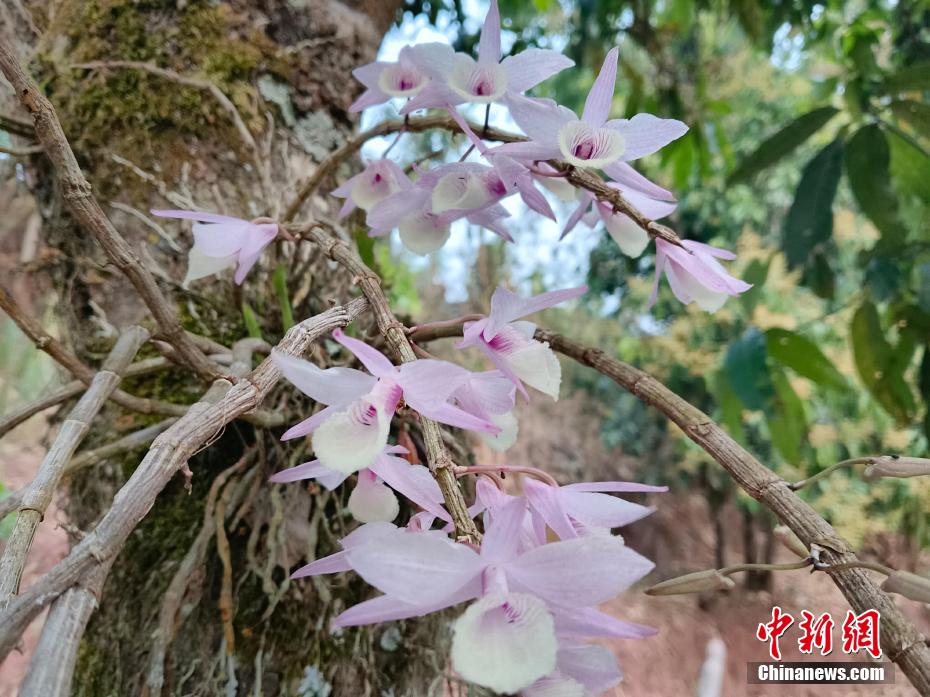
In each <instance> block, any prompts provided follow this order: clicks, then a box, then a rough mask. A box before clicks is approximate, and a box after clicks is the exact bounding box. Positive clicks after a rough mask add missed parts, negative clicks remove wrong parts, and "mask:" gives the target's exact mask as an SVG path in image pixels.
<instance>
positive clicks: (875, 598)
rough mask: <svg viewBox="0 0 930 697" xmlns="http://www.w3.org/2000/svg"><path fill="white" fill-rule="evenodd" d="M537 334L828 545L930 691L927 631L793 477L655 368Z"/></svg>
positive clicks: (437, 332) (796, 527)
mask: <svg viewBox="0 0 930 697" xmlns="http://www.w3.org/2000/svg"><path fill="white" fill-rule="evenodd" d="M461 334H462V330H461V327H456V326H454V325H450V324H449V323H442V324H438V325H437V326H432V325H426V326H423V327H420V328H418V329H415V330H412V331H409V336H410V338H411V339H412V340H414V341H418V342H425V341H429V340H430V339H438V338H443V337H451V336H461ZM535 338H536V339H537V340H539V341H542V342H546V343H548V344H549V346H550V348H552V349H553V350H555V351H558V352H559V353H561V354H563V355H565V356H568V357H569V358H572V359H574V360H575V361H577V362H578V363H580V364H582V365H585V366H588V367H590V368H593V369H594V370H596V371H597V372H599V373H601V374H602V375H606V376H607V377H609V378H610V379H611V380H613V381H614V382H616V383H617V384H618V385H619V386H620V387H622V388H624V389H625V390H627V391H628V392H630V393H631V394H633V395H634V396H636V397H638V398H639V399H640V400H641V401H642V402H644V403H646V404H648V405H649V406H653V407H655V408H657V409H658V410H659V411H661V412H662V413H663V414H664V415H665V416H666V417H667V418H668V419H669V420H671V421H672V422H674V423H675V424H676V425H677V426H678V427H679V428H681V430H682V431H683V432H684V433H685V435H686V436H688V438H690V439H691V440H692V441H694V442H695V443H697V444H698V445H699V446H701V448H703V449H704V451H705V452H706V453H707V454H708V455H710V456H711V457H712V458H713V459H714V460H715V461H716V462H717V463H718V464H719V465H720V466H721V467H723V468H724V469H725V470H726V471H727V473H729V475H730V476H731V477H732V479H733V480H734V481H735V482H736V483H737V484H738V485H739V486H740V488H741V489H742V490H743V491H745V492H746V493H747V494H749V495H750V496H752V497H753V498H754V499H755V500H757V501H759V502H760V503H761V504H762V505H764V506H765V507H766V508H768V509H769V510H770V511H771V512H772V513H774V514H775V516H776V517H777V518H778V519H779V520H780V521H781V522H782V523H783V524H784V525H787V526H788V527H789V528H791V530H792V531H793V532H794V534H795V535H797V536H798V538H799V539H800V540H801V542H802V543H803V544H804V546H805V547H806V548H808V549H810V548H811V547H812V546H817V547H820V548H821V549H822V550H823V551H822V552H821V558H822V560H823V562H824V564H826V568H824V570H825V571H826V572H827V573H828V574H830V577H831V578H832V579H833V582H834V583H835V584H836V586H837V587H838V588H839V589H840V591H842V593H843V595H844V596H846V599H847V600H848V601H849V603H850V605H852V607H853V608H855V610H856V611H857V612H863V611H865V610H870V609H876V610H878V611H879V612H880V613H881V620H882V627H881V640H882V649H883V651H884V652H885V654H886V655H887V656H888V658H889V659H891V660H892V661H894V662H895V663H896V664H897V665H898V666H899V667H900V668H901V670H902V671H903V672H904V674H905V675H907V677H908V678H909V679H910V681H911V684H913V685H914V687H915V688H917V691H918V692H919V693H920V694H922V695H930V647H928V646H927V645H926V644H925V643H924V638H923V636H922V635H921V634H920V633H919V632H918V631H917V629H916V628H915V627H914V625H913V624H911V622H910V621H909V620H908V619H907V618H906V617H905V616H904V615H903V614H902V613H901V611H900V610H899V609H898V607H897V606H896V605H895V603H894V601H893V600H891V598H889V597H888V595H887V594H885V593H883V592H882V591H881V590H880V589H879V588H878V587H877V586H876V585H875V584H874V583H873V582H872V580H871V579H870V578H869V576H868V575H867V574H866V573H865V572H864V571H863V569H862V568H859V567H861V565H862V563H861V562H859V560H858V559H857V558H856V555H855V554H854V553H853V550H852V548H851V547H850V546H849V543H848V542H846V540H844V539H842V538H841V537H840V536H839V535H838V534H837V532H836V530H834V529H833V527H832V526H831V525H830V524H829V523H827V521H825V520H824V519H823V517H821V515H820V514H819V513H817V511H815V510H814V509H813V508H811V507H810V506H809V505H808V504H807V503H806V502H805V501H803V500H802V499H801V498H800V497H799V496H798V495H797V494H796V493H795V492H794V491H792V490H791V487H790V485H789V484H788V482H786V481H784V480H783V479H781V478H780V477H779V476H778V475H776V474H775V473H774V472H772V471H771V470H770V469H769V468H767V467H766V466H765V465H763V464H762V463H761V462H759V461H758V460H757V459H756V458H755V457H753V456H752V455H751V454H750V453H749V452H747V451H746V450H744V449H743V448H742V447H741V446H740V445H739V444H738V443H737V442H736V441H734V440H733V439H732V438H731V437H730V436H729V435H728V434H727V433H726V431H724V430H723V429H722V428H721V427H720V426H718V425H717V424H716V423H715V422H714V421H713V420H712V419H711V418H710V417H709V416H707V414H705V413H704V412H702V411H701V410H699V409H698V408H697V407H695V406H693V405H691V404H690V403H689V402H687V401H686V400H684V399H683V398H681V397H679V396H678V395H677V394H675V393H674V392H672V391H671V390H670V389H668V388H667V387H666V386H665V385H663V384H662V383H660V382H659V381H658V380H656V379H655V378H654V377H652V376H651V375H649V374H648V373H646V372H644V371H642V370H640V369H639V368H635V367H633V366H631V365H629V364H628V363H623V362H622V361H618V360H615V359H613V358H610V357H608V356H607V355H606V354H605V353H604V352H603V351H601V350H600V349H595V348H591V347H588V346H585V345H583V344H580V343H578V342H577V341H573V340H572V339H568V338H566V337H564V336H562V335H560V334H556V333H555V332H551V331H547V330H545V329H537V330H536V334H535Z"/></svg>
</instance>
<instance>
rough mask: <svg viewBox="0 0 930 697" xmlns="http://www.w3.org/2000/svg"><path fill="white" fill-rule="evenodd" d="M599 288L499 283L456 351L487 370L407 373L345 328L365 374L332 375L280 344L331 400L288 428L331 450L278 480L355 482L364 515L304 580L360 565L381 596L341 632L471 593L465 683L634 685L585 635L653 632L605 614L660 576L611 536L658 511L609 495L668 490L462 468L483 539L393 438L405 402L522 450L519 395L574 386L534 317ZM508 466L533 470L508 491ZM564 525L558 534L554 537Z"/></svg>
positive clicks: (461, 649)
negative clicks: (457, 522)
mask: <svg viewBox="0 0 930 697" xmlns="http://www.w3.org/2000/svg"><path fill="white" fill-rule="evenodd" d="M585 290H586V289H585V288H584V287H580V288H568V289H564V290H558V291H552V292H549V293H544V294H542V295H537V296H534V297H530V298H526V299H524V298H521V297H520V296H518V295H516V294H514V293H512V292H510V291H508V290H507V289H505V288H498V289H497V291H496V292H495V293H494V295H493V297H492V299H491V310H490V313H489V314H488V315H487V316H478V317H477V318H474V319H470V320H469V321H467V322H465V323H464V325H463V338H462V341H461V342H460V343H459V344H458V347H459V348H463V349H464V348H468V347H477V348H478V349H479V350H480V351H481V352H482V353H484V354H485V355H486V356H487V358H488V359H489V361H490V363H491V364H492V365H493V366H494V369H492V370H488V371H485V372H471V371H468V370H466V369H465V368H462V367H460V366H458V365H455V364H453V363H450V362H447V361H442V360H436V359H430V358H425V359H418V360H415V361H411V362H409V363H404V364H403V365H400V366H395V365H393V364H392V363H391V361H390V360H389V359H388V358H387V357H386V356H385V355H384V354H382V353H381V352H380V351H378V350H377V349H376V348H374V347H372V346H370V345H368V344H367V343H365V342H363V341H360V340H358V339H354V338H351V337H348V336H346V335H345V334H344V333H343V332H342V331H339V330H336V331H335V332H334V333H333V338H334V339H335V340H336V341H337V342H338V343H339V344H341V345H342V346H343V347H344V348H346V349H347V350H348V351H350V352H351V353H352V354H353V355H354V356H355V358H356V359H357V360H358V361H359V363H361V365H362V366H363V367H364V368H365V371H362V370H356V369H353V368H345V367H336V368H329V369H326V370H323V369H321V368H318V367H317V366H315V365H313V364H312V363H309V362H307V361H304V360H302V359H299V358H295V357H293V356H288V355H286V354H283V353H280V352H278V351H274V352H272V358H273V360H274V362H275V363H276V365H277V366H278V367H279V368H280V369H281V371H282V373H283V374H284V375H285V377H287V378H288V379H289V380H290V381H291V382H292V383H293V384H294V385H295V386H296V387H297V388H298V389H299V390H300V391H302V392H303V393H304V394H306V395H307V396H309V397H310V398H311V399H313V400H314V401H316V402H319V403H320V404H321V405H322V406H323V408H322V409H320V410H319V411H318V412H316V413H315V414H313V415H312V416H311V417H310V418H308V419H306V420H304V421H302V422H301V423H299V424H297V425H296V426H294V427H292V428H290V429H289V430H288V431H287V432H286V433H285V434H284V436H283V438H284V439H285V440H287V439H291V438H296V437H300V436H307V435H310V436H311V438H312V441H311V444H312V447H313V450H314V453H315V454H316V457H317V459H315V460H313V461H311V462H307V463H305V464H302V465H298V466H296V467H292V468H289V469H286V470H283V471H281V472H278V473H277V474H275V475H274V476H272V478H271V481H273V482H276V483H283V482H294V481H303V480H308V479H313V480H316V481H317V482H318V483H319V484H321V485H322V486H324V487H326V488H327V489H335V488H336V487H338V486H340V485H342V484H343V482H345V481H346V480H347V479H348V478H349V477H350V476H352V475H355V484H354V487H353V489H352V492H351V494H350V496H349V500H348V509H349V512H350V513H351V514H352V516H353V517H354V518H355V519H356V520H358V521H359V522H361V523H363V525H361V526H360V527H358V528H356V529H355V530H354V531H352V532H351V533H349V534H348V535H347V536H346V537H345V538H344V539H343V540H342V541H341V546H342V551H340V552H337V553H335V554H333V555H330V556H328V557H325V558H322V559H317V560H316V561H313V562H311V563H310V564H308V565H307V566H304V567H303V568H301V569H299V570H297V571H296V572H295V573H294V574H293V576H292V577H293V578H302V577H305V576H315V575H318V574H328V573H335V572H341V571H350V570H351V571H355V572H356V573H357V574H359V575H360V576H361V577H362V578H363V579H364V580H365V581H367V582H368V583H369V584H371V585H372V586H374V587H375V588H377V589H378V590H380V591H381V592H382V593H383V595H380V596H378V597H375V598H373V599H371V600H367V601H364V602H362V603H360V604H358V605H355V606H354V607H351V608H349V609H348V610H346V611H345V612H343V613H342V614H340V615H339V616H338V617H336V618H335V620H334V625H335V626H336V627H350V626H356V625H364V624H373V623H378V622H386V621H389V620H399V619H405V618H410V617H418V616H422V615H426V614H430V613H433V612H437V611H439V610H443V609H446V608H450V607H452V606H454V605H459V604H461V603H465V602H470V605H469V606H468V607H467V608H466V609H465V611H464V613H463V614H462V615H461V616H460V617H459V618H458V619H457V620H456V621H455V624H454V626H453V642H452V653H451V658H452V664H453V667H454V669H455V670H456V671H457V672H458V673H459V675H460V676H461V677H462V678H464V679H465V680H468V681H471V682H474V683H476V684H480V685H483V686H486V687H489V688H491V689H493V690H496V691H498V692H502V693H520V694H522V695H526V696H531V695H536V696H537V697H541V696H542V695H550V696H551V695H558V696H562V697H583V696H585V695H599V694H602V693H603V692H604V691H605V690H608V689H610V688H611V687H612V686H614V685H615V684H616V683H618V682H619V681H620V679H621V673H620V670H619V668H618V667H617V664H616V659H615V658H614V656H613V654H612V653H611V652H610V651H608V650H606V649H604V648H601V647H599V646H595V645H591V644H589V643H586V640H588V639H592V638H604V637H613V638H643V637H646V636H649V635H651V634H652V633H654V632H653V630H652V629H650V628H648V627H642V626H639V625H635V624H630V623H627V622H623V621H621V620H618V619H615V618H614V617H612V616H610V615H608V614H605V613H603V612H601V611H600V610H598V609H597V605H598V604H600V603H603V602H606V601H608V600H610V599H612V598H613V597H615V596H616V595H617V594H618V593H620V592H621V591H623V590H624V589H626V588H627V587H628V586H630V585H631V584H632V583H635V582H636V581H637V580H639V579H640V578H642V577H643V576H645V575H646V574H647V573H649V571H650V570H651V568H652V564H651V562H649V561H648V560H646V559H644V558H643V557H641V556H640V555H638V554H637V553H636V552H634V551H632V550H630V549H629V548H628V547H626V546H625V544H624V542H623V539H622V538H620V537H617V536H614V535H613V534H612V533H611V530H612V529H614V528H618V527H621V526H623V525H626V524H628V523H631V522H633V521H635V520H638V519H640V518H642V517H643V516H645V515H648V514H649V513H650V512H651V511H652V509H650V508H647V507H645V506H641V505H638V504H635V503H631V502H629V501H625V500H623V499H621V498H617V497H614V496H611V495H610V494H612V493H635V492H656V491H665V488H664V487H653V486H646V485H642V484H634V483H627V482H595V483H589V484H570V485H567V486H561V487H560V486H559V485H558V484H557V483H556V482H555V481H554V480H553V479H552V477H551V476H549V475H548V474H546V473H545V472H543V471H542V470H539V469H536V468H532V467H517V466H508V465H494V466H480V465H479V466H472V467H459V468H457V469H456V474H457V475H458V476H467V475H478V477H479V479H478V481H477V483H476V487H475V490H476V496H475V501H474V503H473V505H471V507H470V508H469V511H468V514H469V515H470V516H471V517H473V518H474V517H478V516H480V517H481V518H482V522H483V529H484V536H483V537H482V539H481V541H480V543H478V544H475V543H472V542H471V541H469V540H466V539H455V540H453V539H450V534H451V533H454V532H455V526H454V523H453V519H452V516H451V515H450V514H449V512H448V511H447V510H446V508H445V506H444V503H443V502H444V499H443V494H442V491H441V490H440V488H439V485H438V484H437V482H436V480H435V479H434V478H433V476H432V475H431V473H430V472H429V470H428V469H427V468H426V467H424V466H423V465H420V464H414V462H412V461H411V460H414V458H413V457H410V458H409V459H408V458H405V457H404V456H405V455H406V456H410V455H411V454H410V453H408V451H407V450H406V449H405V448H403V447H401V446H399V445H391V444H389V443H388V439H389V434H390V424H391V419H392V417H393V416H394V414H395V413H396V412H397V411H398V410H399V409H401V408H404V409H410V410H413V411H415V412H418V413H419V414H421V415H423V416H425V417H427V418H430V419H434V420H435V421H438V422H440V423H444V424H447V425H450V426H455V427H458V428H463V429H467V430H471V431H475V432H478V433H479V434H481V435H482V436H483V437H485V438H486V439H487V440H488V444H489V445H490V446H491V447H493V448H496V449H499V450H505V449H507V448H508V447H510V445H512V444H513V443H514V441H515V440H516V435H517V433H516V432H517V424H516V419H515V418H514V416H513V408H514V405H515V400H516V393H517V391H518V390H519V392H520V393H521V394H523V395H524V397H526V398H527V399H528V398H529V394H528V391H527V387H531V388H533V389H536V390H539V391H541V392H543V393H545V394H547V395H548V396H550V397H552V398H553V399H557V398H558V393H559V386H560V382H561V373H560V369H559V363H558V360H557V359H556V357H555V355H554V354H553V352H552V350H551V349H550V348H549V346H548V345H547V344H545V343H542V342H539V341H537V340H536V339H534V338H533V335H534V331H535V326H534V325H533V324H532V323H531V322H528V321H526V320H524V319H522V318H523V317H525V316H526V315H528V314H531V313H533V312H536V311H539V310H542V309H544V308H547V307H551V306H553V305H555V304H557V303H560V302H563V301H566V300H570V299H572V298H577V297H578V296H580V295H581V294H582V293H584V291H585ZM366 371H367V372H366ZM506 472H513V473H515V474H516V473H521V474H523V475H525V476H524V477H523V480H522V491H521V493H520V494H514V493H511V492H509V491H505V487H504V485H503V484H504V482H503V479H502V477H501V474H502V473H506ZM397 494H400V495H402V496H403V497H405V498H406V499H407V500H408V502H409V504H410V506H411V507H412V508H413V509H414V510H415V511H417V512H415V513H413V514H412V515H411V516H410V518H409V521H408V522H407V524H406V525H405V526H404V527H397V526H396V525H395V524H394V521H395V520H396V519H397V518H398V516H399V514H400V510H401V507H400V502H399V501H398V498H397ZM437 524H438V528H437V529H434V527H435V526H436V525H437ZM550 531H551V535H552V536H555V537H557V538H558V540H557V541H550ZM424 579H428V580H429V581H428V583H424Z"/></svg>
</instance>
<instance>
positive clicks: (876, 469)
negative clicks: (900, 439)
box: [865, 455, 930, 479]
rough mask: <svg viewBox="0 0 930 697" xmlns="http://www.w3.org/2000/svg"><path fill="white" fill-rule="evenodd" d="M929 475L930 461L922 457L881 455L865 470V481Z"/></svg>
mask: <svg viewBox="0 0 930 697" xmlns="http://www.w3.org/2000/svg"><path fill="white" fill-rule="evenodd" d="M928 474H930V460H928V459H926V458H922V457H901V456H899V455H882V456H881V457H877V458H875V462H874V463H873V464H871V465H869V466H868V467H866V468H865V477H866V478H867V479H877V478H878V477H899V478H907V477H922V476H926V475H928Z"/></svg>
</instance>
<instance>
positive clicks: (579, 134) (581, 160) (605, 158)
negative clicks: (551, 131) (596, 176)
mask: <svg viewBox="0 0 930 697" xmlns="http://www.w3.org/2000/svg"><path fill="white" fill-rule="evenodd" d="M559 148H560V149H561V151H562V156H563V157H564V158H565V161H566V162H568V163H569V164H573V165H575V166H576V167H604V166H606V165H609V164H611V163H612V162H616V161H617V160H619V159H620V156H621V155H623V153H624V152H625V151H626V141H625V140H624V139H623V136H622V135H620V134H619V133H618V132H617V131H615V130H613V129H610V128H594V127H593V126H591V125H589V124H587V123H585V122H584V121H569V122H568V123H566V124H565V125H564V126H562V128H561V129H559Z"/></svg>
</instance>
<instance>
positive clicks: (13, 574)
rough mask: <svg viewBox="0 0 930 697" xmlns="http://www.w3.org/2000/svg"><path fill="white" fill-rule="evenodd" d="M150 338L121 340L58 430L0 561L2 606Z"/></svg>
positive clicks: (139, 332) (130, 335)
mask: <svg viewBox="0 0 930 697" xmlns="http://www.w3.org/2000/svg"><path fill="white" fill-rule="evenodd" d="M148 336H149V335H148V332H147V331H145V330H144V329H142V328H141V327H130V328H129V329H127V330H126V331H124V332H123V333H122V334H121V335H120V338H119V340H118V341H117V342H116V346H114V347H113V350H112V351H111V352H110V355H109V356H108V357H107V360H106V361H105V362H104V364H103V368H102V369H101V370H100V372H98V373H97V374H96V375H95V376H94V378H93V380H92V381H91V383H90V386H89V387H88V389H87V392H85V393H84V396H83V397H81V399H80V400H79V401H78V403H77V404H76V405H75V406H74V408H73V409H72V410H71V413H70V414H68V418H67V419H65V421H64V423H63V424H62V425H61V429H60V430H59V432H58V435H57V436H56V438H55V442H54V443H53V444H52V447H51V448H49V451H48V453H47V454H46V456H45V459H44V460H42V464H41V465H40V466H39V471H38V473H37V474H36V477H35V479H34V480H32V483H31V484H30V485H29V487H28V488H27V489H26V492H25V493H24V494H23V500H22V503H21V504H20V507H19V516H18V517H17V518H16V525H15V526H14V527H13V532H12V534H11V535H10V538H9V539H8V540H7V543H6V546H5V547H4V550H3V556H2V557H0V603H2V602H3V601H4V600H5V599H6V598H8V597H10V596H11V595H14V594H16V593H17V592H18V591H19V582H20V579H21V578H22V574H23V567H24V566H25V564H26V557H27V556H28V554H29V548H30V547H31V546H32V540H33V538H34V537H35V533H36V529H37V528H38V527H39V522H40V521H41V520H42V519H43V518H44V517H45V511H46V509H47V508H48V505H49V503H51V501H52V496H53V495H54V493H55V489H56V488H57V487H58V482H59V480H60V479H61V477H62V475H63V474H64V472H65V468H66V467H67V466H68V462H69V461H70V460H71V456H72V455H73V454H74V451H75V450H76V449H77V447H78V445H80V443H81V441H82V440H84V436H85V435H87V432H88V431H89V430H90V425H91V422H92V421H93V420H94V417H95V416H97V414H98V412H99V411H100V410H101V409H102V408H103V405H104V404H105V403H106V401H107V395H109V394H110V393H111V392H113V390H114V389H115V388H116V386H117V385H118V384H119V381H120V380H121V379H122V374H121V373H122V371H123V370H125V369H126V368H127V367H128V366H129V363H130V362H131V361H132V359H133V357H134V356H135V355H136V353H137V352H138V350H139V348H140V347H141V346H142V344H143V343H145V340H146V339H148Z"/></svg>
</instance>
